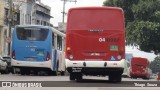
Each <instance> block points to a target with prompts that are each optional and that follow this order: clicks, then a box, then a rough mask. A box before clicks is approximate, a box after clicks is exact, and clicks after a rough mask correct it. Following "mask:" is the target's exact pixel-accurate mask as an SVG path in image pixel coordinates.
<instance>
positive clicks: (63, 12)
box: [61, 0, 77, 23]
mask: <svg viewBox="0 0 160 90" xmlns="http://www.w3.org/2000/svg"><path fill="white" fill-rule="evenodd" d="M61 1H63V11H62V22H63V23H64V18H65V14H66V12H65V5H66V2H75V4H76V2H77V0H61Z"/></svg>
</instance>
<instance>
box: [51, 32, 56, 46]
mask: <svg viewBox="0 0 160 90" xmlns="http://www.w3.org/2000/svg"><path fill="white" fill-rule="evenodd" d="M52 48H55V44H54V33H52Z"/></svg>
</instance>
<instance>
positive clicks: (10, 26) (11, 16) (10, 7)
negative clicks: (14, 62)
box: [8, 0, 13, 56]
mask: <svg viewBox="0 0 160 90" xmlns="http://www.w3.org/2000/svg"><path fill="white" fill-rule="evenodd" d="M12 5H13V2H12V0H9V19H8V22H9V31H8V32H9V36H8V38H9V39H11V28H12V20H13V15H12ZM10 52H11V43H10V42H8V56H10Z"/></svg>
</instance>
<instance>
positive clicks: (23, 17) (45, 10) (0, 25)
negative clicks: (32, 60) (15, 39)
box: [0, 0, 52, 56]
mask: <svg viewBox="0 0 160 90" xmlns="http://www.w3.org/2000/svg"><path fill="white" fill-rule="evenodd" d="M0 11H1V12H0V55H2V56H8V55H10V53H9V52H10V43H11V37H12V36H11V35H12V34H11V33H12V31H11V28H13V27H14V26H15V25H19V24H21V25H27V24H36V25H45V26H52V25H51V24H50V18H52V16H50V11H51V8H50V7H49V6H47V5H44V4H43V3H41V2H40V0H0ZM10 27H11V28H10ZM9 30H10V31H9Z"/></svg>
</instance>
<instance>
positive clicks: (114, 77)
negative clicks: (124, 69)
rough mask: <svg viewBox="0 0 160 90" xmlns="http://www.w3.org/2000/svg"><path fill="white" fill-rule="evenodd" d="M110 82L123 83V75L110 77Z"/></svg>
mask: <svg viewBox="0 0 160 90" xmlns="http://www.w3.org/2000/svg"><path fill="white" fill-rule="evenodd" d="M109 81H111V82H121V81H122V75H109Z"/></svg>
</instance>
